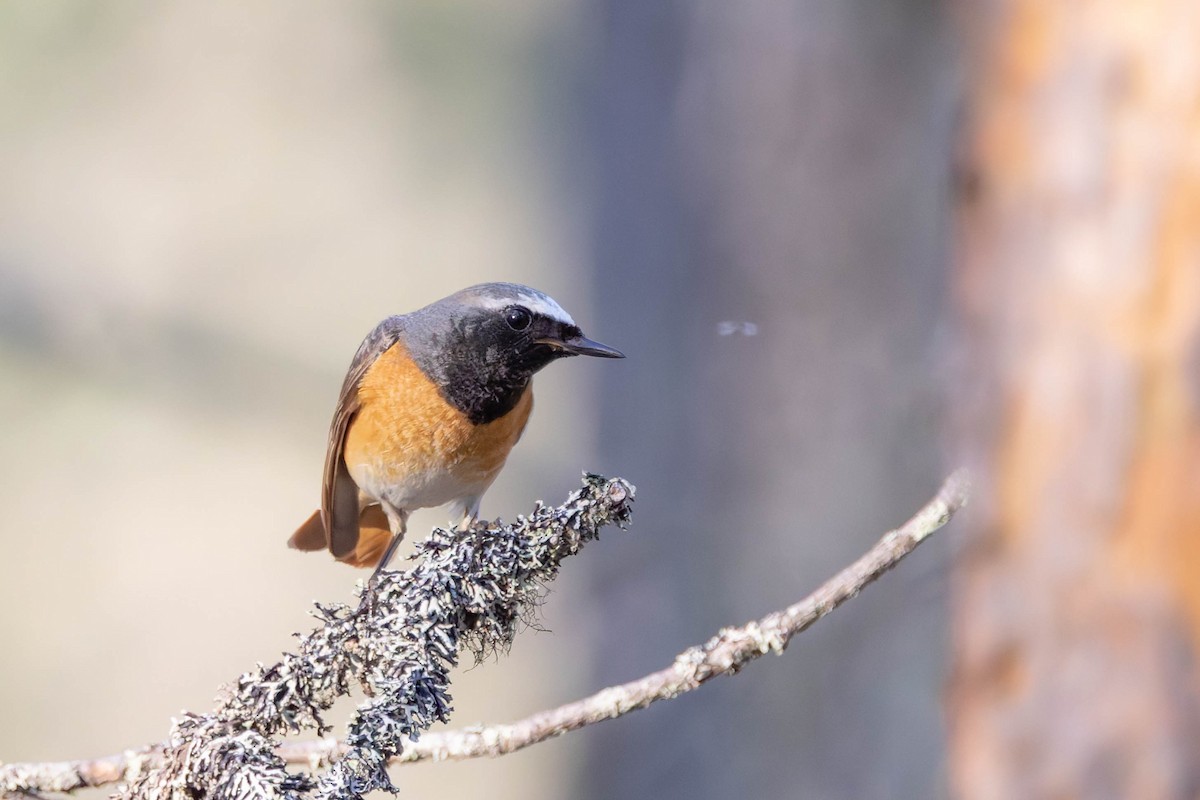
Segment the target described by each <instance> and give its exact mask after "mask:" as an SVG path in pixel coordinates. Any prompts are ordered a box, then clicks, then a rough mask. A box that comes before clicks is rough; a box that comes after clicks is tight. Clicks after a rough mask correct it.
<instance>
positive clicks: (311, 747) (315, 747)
mask: <svg viewBox="0 0 1200 800" xmlns="http://www.w3.org/2000/svg"><path fill="white" fill-rule="evenodd" d="M969 488H970V486H969V481H968V479H967V476H966V473H965V472H964V471H962V470H960V471H958V472H956V473H954V474H953V475H951V476H950V477H949V478H947V479H946V481H945V483H943V484H942V488H941V489H940V490H939V491H938V493H937V495H936V496H935V497H934V498H933V499H932V500H930V501H929V502H928V503H927V504H926V505H925V507H924V508H922V509H921V510H920V511H918V512H917V513H916V514H915V515H914V516H913V517H912V519H910V520H909V521H908V522H906V523H904V524H903V525H902V526H900V527H899V528H897V529H896V530H894V531H890V532H888V533H886V534H884V536H883V538H882V539H880V540H879V541H878V542H877V543H876V544H875V546H874V547H872V548H871V549H870V550H868V551H867V552H866V553H865V554H864V555H863V556H862V557H860V558H859V559H858V560H857V561H855V562H854V563H853V564H851V565H850V566H848V567H846V568H845V569H843V570H842V571H841V572H839V573H838V574H837V575H835V576H833V577H832V578H830V579H829V580H827V581H826V582H825V583H824V585H822V586H821V587H820V588H819V589H817V590H816V591H815V592H813V593H812V594H810V595H809V596H808V597H806V598H804V599H803V600H801V601H800V602H799V603H796V604H795V605H792V606H788V607H787V608H786V609H783V610H782V611H776V612H774V613H772V614H768V615H767V616H765V617H763V618H761V619H759V620H755V621H753V622H749V623H747V624H745V625H743V626H741V627H739V628H725V629H723V630H721V631H720V632H719V633H718V634H717V635H716V636H714V637H713V638H712V639H709V640H708V641H707V642H706V643H704V644H703V645H699V646H696V647H691V648H688V649H687V650H685V651H684V652H682V653H680V654H679V655H678V656H676V658H675V661H674V663H672V664H671V666H669V667H667V668H666V669H662V670H659V671H658V672H655V673H653V674H650V675H647V676H645V677H644V678H639V679H638V680H635V681H630V682H629V683H625V684H621V685H620V686H612V687H609V688H607V689H603V690H601V691H599V692H597V693H596V694H594V695H592V696H590V697H585V698H584V699H582V700H577V701H575V702H573V703H567V704H566V705H563V706H559V707H558V708H555V709H551V710H548V711H542V712H540V713H537V714H534V715H533V716H530V717H526V718H525V719H523V720H521V721H519V722H514V723H510V724H498V725H487V726H482V727H473V728H463V729H460V730H453V731H445V732H442V733H427V734H425V735H424V736H422V737H421V738H420V739H419V740H418V741H416V742H414V743H413V744H411V745H410V746H408V747H407V748H405V750H404V752H403V753H402V754H401V755H400V756H399V758H397V759H396V761H397V762H399V763H412V762H416V761H428V760H432V761H458V760H462V759H467V758H478V757H480V756H502V755H505V754H507V753H512V752H515V751H517V750H521V749H523V748H526V747H529V746H530V745H533V744H537V743H538V742H544V741H545V740H547V739H552V738H554V737H556V736H561V735H562V734H564V733H567V732H569V731H574V730H578V729H580V728H582V727H585V726H587V725H591V724H593V723H596V722H600V721H602V720H606V719H615V718H616V717H621V716H624V715H626V714H628V713H630V712H632V711H637V710H638V709H642V708H646V707H647V706H649V705H650V704H651V703H656V702H658V701H659V700H669V699H671V698H673V697H677V696H678V695H681V694H683V693H685V692H690V691H692V690H693V689H697V688H699V687H700V686H702V685H704V684H705V683H706V682H708V681H710V680H712V679H713V678H715V677H718V676H720V675H733V674H734V673H736V672H738V671H739V670H741V668H742V667H744V666H745V665H746V664H748V663H750V662H751V661H753V660H755V659H756V658H759V657H760V656H763V655H766V654H767V653H776V654H780V653H782V652H783V651H784V649H785V648H786V647H787V646H788V643H789V642H790V641H791V640H792V637H794V636H796V635H797V634H799V633H801V632H802V631H804V630H806V629H807V628H809V627H811V626H812V624H813V623H815V622H816V621H817V620H819V619H821V618H822V617H824V616H825V615H826V614H828V613H829V612H831V611H833V610H834V609H835V608H837V607H838V606H840V605H841V604H842V603H844V602H846V601H847V600H849V599H850V598H852V597H854V596H855V595H857V594H858V593H859V592H860V591H862V589H863V588H864V587H865V586H867V585H868V584H870V583H872V582H874V581H875V580H876V579H877V578H879V577H880V576H881V575H883V573H885V572H887V571H888V570H890V569H891V568H892V567H894V566H896V564H898V563H899V562H900V560H901V559H903V558H904V557H905V556H907V555H908V554H909V553H911V552H912V551H913V550H915V549H916V548H917V546H918V545H920V544H921V543H922V542H923V541H925V540H926V539H928V538H929V536H930V534H932V533H934V532H935V531H936V530H938V529H939V528H941V527H942V526H943V525H945V524H946V523H947V522H949V521H950V518H951V517H952V516H954V514H955V512H956V511H958V510H959V509H960V508H962V507H963V506H964V505H965V504H966V502H967V493H968V490H969ZM341 752H342V745H341V744H340V743H339V742H338V741H337V740H336V739H323V740H320V741H316V742H291V743H288V744H285V745H283V747H281V748H280V750H279V754H280V755H281V756H283V758H284V759H286V760H287V761H289V762H292V763H310V764H315V765H319V764H321V763H324V762H325V761H327V760H329V759H331V758H334V757H336V756H337V755H339V754H340V753H341Z"/></svg>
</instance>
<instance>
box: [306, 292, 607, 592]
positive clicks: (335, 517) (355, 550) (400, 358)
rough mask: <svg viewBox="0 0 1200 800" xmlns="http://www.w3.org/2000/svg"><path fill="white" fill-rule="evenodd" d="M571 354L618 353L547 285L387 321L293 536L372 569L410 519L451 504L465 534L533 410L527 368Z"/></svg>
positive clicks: (369, 341)
mask: <svg viewBox="0 0 1200 800" xmlns="http://www.w3.org/2000/svg"><path fill="white" fill-rule="evenodd" d="M570 356H595V357H599V358H624V357H625V355H624V354H623V353H622V352H621V351H619V350H616V349H615V348H612V347H609V346H608V345H605V344H601V343H600V342H596V341H593V340H591V339H589V338H587V337H586V336H584V335H583V331H582V330H581V329H580V328H579V326H578V325H577V324H576V323H575V320H574V319H572V317H571V315H570V314H568V313H567V312H566V311H565V310H563V307H562V306H560V305H559V304H558V303H557V302H556V301H555V300H554V299H553V298H551V297H550V296H549V295H547V294H545V293H544V292H541V291H538V290H537V289H533V288H530V287H528V286H522V285H520V284H516V283H482V284H479V285H476V286H471V287H469V288H466V289H463V290H461V291H459V292H456V293H454V294H452V295H450V296H448V297H444V298H442V299H441V300H438V301H436V302H434V303H431V304H429V305H427V306H425V307H424V308H421V309H418V310H417V311H413V312H410V313H408V314H402V315H397V316H392V317H388V318H387V319H385V320H383V322H381V323H379V324H378V325H377V326H376V327H375V328H374V330H372V331H371V332H370V333H369V334H367V337H366V338H365V339H364V340H363V342H362V344H361V345H360V346H359V348H358V351H357V352H356V353H355V355H354V359H353V360H352V361H351V362H350V369H349V371H348V372H347V373H346V378H345V381H344V382H343V383H342V389H341V393H340V394H339V396H338V400H337V406H336V408H335V410H334V413H333V421H332V422H331V423H330V426H329V440H328V445H327V449H326V454H325V469H324V475H323V480H322V485H321V505H320V508H319V509H318V510H317V511H315V512H313V514H312V516H310V517H309V518H308V520H306V521H305V522H304V524H303V525H301V526H300V527H299V528H298V529H297V530H296V532H295V533H294V534H292V536H291V538H290V539H289V540H288V544H289V546H291V547H293V548H295V549H298V550H308V551H315V550H325V549H328V550H329V552H330V553H332V554H333V557H334V558H336V559H337V560H338V561H341V562H344V563H346V564H349V565H351V566H355V567H372V566H374V567H375V573H374V575H378V574H379V573H380V572H381V571H382V570H383V569H384V568H385V567H386V566H387V563H388V561H389V560H390V559H391V557H392V555H393V553H394V552H395V549H396V546H397V545H398V544H399V543H400V541H401V540H402V539H403V538H404V534H405V531H406V528H407V523H408V517H409V515H410V514H411V513H412V512H413V511H415V510H417V509H420V508H433V507H437V506H443V505H450V507H451V509H452V519H453V518H455V517H457V518H458V519H459V522H458V528H459V529H465V528H467V527H468V526H473V525H476V524H477V523H478V521H479V506H480V501H481V499H482V497H483V494H484V492H486V491H487V489H488V487H490V486H491V485H492V482H493V481H494V480H495V479H496V476H497V475H498V474H499V473H500V470H501V469H502V468H503V467H504V464H505V461H506V460H507V458H508V454H509V452H510V451H511V450H512V448H513V445H515V444H516V443H517V440H518V439H520V438H521V434H522V433H523V432H524V430H525V425H526V423H527V422H528V421H529V415H530V412H531V411H532V409H533V388H532V379H533V375H534V373H536V372H538V371H539V370H541V369H542V368H543V367H545V366H547V365H548V364H550V363H551V362H553V361H557V360H559V359H562V358H567V357H570Z"/></svg>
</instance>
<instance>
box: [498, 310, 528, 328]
mask: <svg viewBox="0 0 1200 800" xmlns="http://www.w3.org/2000/svg"><path fill="white" fill-rule="evenodd" d="M504 321H505V322H507V323H508V327H510V328H512V329H513V330H514V331H523V330H525V329H526V328H528V327H529V323H531V322H533V314H530V313H529V309H528V308H525V307H524V306H509V307H508V308H506V309H504Z"/></svg>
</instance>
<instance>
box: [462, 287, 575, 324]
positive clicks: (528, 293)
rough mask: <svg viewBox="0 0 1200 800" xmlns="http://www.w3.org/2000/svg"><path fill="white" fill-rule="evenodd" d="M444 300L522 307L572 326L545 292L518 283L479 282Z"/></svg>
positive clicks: (490, 307) (489, 306)
mask: <svg viewBox="0 0 1200 800" xmlns="http://www.w3.org/2000/svg"><path fill="white" fill-rule="evenodd" d="M446 300H449V301H452V302H457V303H460V304H462V305H465V306H473V307H475V308H481V309H488V310H494V311H499V310H500V309H503V308H507V307H508V306H512V305H519V306H524V307H525V308H527V309H529V310H530V311H531V312H533V313H534V314H538V315H540V316H543V317H547V318H549V319H552V320H555V321H557V322H561V323H562V324H564V325H574V324H575V320H574V319H572V318H571V315H570V314H568V313H567V312H566V310H565V309H563V307H562V306H560V305H559V304H558V303H557V301H555V299H554V298H553V297H551V296H550V295H548V294H546V293H545V292H539V291H538V290H537V289H534V288H532V287H530V286H522V285H521V284H519V283H481V284H478V285H477V286H471V287H469V288H466V289H463V290H462V291H461V292H456V293H455V294H452V295H450V296H449V297H447V298H446Z"/></svg>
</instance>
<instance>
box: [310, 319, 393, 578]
mask: <svg viewBox="0 0 1200 800" xmlns="http://www.w3.org/2000/svg"><path fill="white" fill-rule="evenodd" d="M403 330H404V324H403V319H402V318H401V317H389V318H387V319H385V320H384V321H383V322H381V323H379V325H377V326H376V327H375V330H373V331H371V332H370V333H369V334H367V338H366V339H364V340H363V343H362V344H361V345H359V347H358V352H357V353H355V354H354V360H353V361H351V362H350V370H349V371H348V372H347V373H346V380H345V382H344V383H343V384H342V392H341V395H340V396H339V397H338V402H337V408H336V409H335V410H334V412H333V422H332V423H330V426H329V447H328V449H327V450H326V451H325V476H324V480H323V481H322V484H321V517H322V519H323V521H324V523H325V541H326V543H327V544H328V545H329V551H330V552H331V553H333V555H334V557H335V558H342V557H344V556H347V555H349V554H351V553H353V552H354V548H355V546H356V545H357V544H358V512H359V508H358V486H357V485H356V484H355V483H354V479H353V478H351V477H350V471H349V470H348V469H346V462H345V460H344V459H343V458H342V456H343V452H344V450H345V447H346V431H348V430H349V429H350V423H351V422H352V421H353V420H354V415H355V414H356V413H358V387H359V385H360V384H361V383H362V379H363V376H364V375H366V374H367V370H368V369H370V368H371V365H372V364H374V363H375V361H376V359H378V358H379V356H381V355H382V354H383V353H384V352H386V351H387V349H388V348H389V347H391V346H392V345H394V344H395V343H396V342H397V341H398V340H399V339H400V336H401V334H402V332H403Z"/></svg>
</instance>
